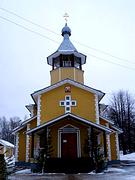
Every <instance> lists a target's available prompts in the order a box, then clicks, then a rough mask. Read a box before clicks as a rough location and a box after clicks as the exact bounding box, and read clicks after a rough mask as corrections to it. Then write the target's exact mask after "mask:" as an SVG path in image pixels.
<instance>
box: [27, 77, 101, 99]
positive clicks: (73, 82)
mask: <svg viewBox="0 0 135 180" xmlns="http://www.w3.org/2000/svg"><path fill="white" fill-rule="evenodd" d="M64 84H71V85H73V86H76V87H78V88H81V89H83V90H86V91H89V92H91V93H94V94H96V95H97V96H98V100H99V101H100V100H101V99H102V98H103V96H104V95H105V93H103V92H102V91H100V90H97V89H94V88H91V87H89V86H86V85H84V84H81V83H79V82H76V81H73V80H71V79H64V80H62V81H60V82H57V83H56V84H53V85H51V86H48V87H46V88H43V89H41V90H38V91H35V92H34V93H32V94H31V96H32V98H33V100H34V101H35V102H36V103H37V97H38V95H41V94H43V93H46V92H48V91H51V90H53V89H55V88H58V87H60V86H62V85H64Z"/></svg>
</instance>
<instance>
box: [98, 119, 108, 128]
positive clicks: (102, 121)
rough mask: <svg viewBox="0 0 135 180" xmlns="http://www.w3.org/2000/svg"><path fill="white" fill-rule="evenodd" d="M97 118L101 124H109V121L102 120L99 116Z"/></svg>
mask: <svg viewBox="0 0 135 180" xmlns="http://www.w3.org/2000/svg"><path fill="white" fill-rule="evenodd" d="M99 120H100V124H101V125H103V126H106V125H109V123H108V122H107V121H106V120H104V119H102V118H99Z"/></svg>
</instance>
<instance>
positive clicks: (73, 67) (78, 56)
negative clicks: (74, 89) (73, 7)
mask: <svg viewBox="0 0 135 180" xmlns="http://www.w3.org/2000/svg"><path fill="white" fill-rule="evenodd" d="M62 36H63V41H62V43H61V44H60V46H59V48H58V49H57V51H56V52H54V53H53V54H51V55H50V56H48V57H47V63H48V64H49V65H51V66H52V70H51V72H50V74H51V85H52V84H55V83H57V82H59V81H61V80H64V79H67V78H68V79H71V80H74V81H77V82H79V83H82V84H83V83H84V76H83V73H84V71H83V70H82V65H83V64H85V63H86V56H85V55H84V54H82V53H79V52H78V51H77V49H76V48H75V47H74V45H73V44H72V42H71V41H70V39H69V37H70V36H71V30H70V28H69V27H68V26H67V23H66V24H65V26H64V27H63V29H62Z"/></svg>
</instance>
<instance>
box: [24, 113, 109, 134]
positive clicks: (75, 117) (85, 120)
mask: <svg viewBox="0 0 135 180" xmlns="http://www.w3.org/2000/svg"><path fill="white" fill-rule="evenodd" d="M66 117H72V118H74V119H77V120H79V121H80V122H83V123H85V124H87V125H91V126H93V127H96V128H98V129H100V130H103V131H105V132H106V133H111V132H112V130H111V129H110V128H108V127H105V126H103V125H100V124H97V123H93V122H92V121H90V120H87V119H84V118H82V117H79V116H76V115H75V114H71V113H67V114H64V115H62V116H59V117H57V118H55V119H52V120H51V121H49V122H46V123H44V124H41V125H39V126H37V127H35V128H33V129H31V130H29V131H27V132H26V134H31V133H34V132H37V131H38V130H41V129H43V128H44V127H46V126H49V125H51V124H53V123H55V122H58V121H60V120H61V119H63V118H66Z"/></svg>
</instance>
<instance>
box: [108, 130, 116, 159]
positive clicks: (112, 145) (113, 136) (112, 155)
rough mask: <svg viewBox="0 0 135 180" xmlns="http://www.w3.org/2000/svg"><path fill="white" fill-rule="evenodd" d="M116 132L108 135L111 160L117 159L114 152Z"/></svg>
mask: <svg viewBox="0 0 135 180" xmlns="http://www.w3.org/2000/svg"><path fill="white" fill-rule="evenodd" d="M115 134H116V133H112V134H111V135H110V142H111V143H110V144H111V160H116V159H117V152H116V137H115Z"/></svg>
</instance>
